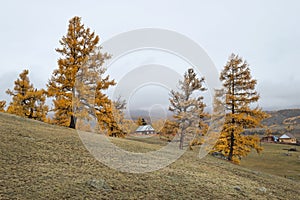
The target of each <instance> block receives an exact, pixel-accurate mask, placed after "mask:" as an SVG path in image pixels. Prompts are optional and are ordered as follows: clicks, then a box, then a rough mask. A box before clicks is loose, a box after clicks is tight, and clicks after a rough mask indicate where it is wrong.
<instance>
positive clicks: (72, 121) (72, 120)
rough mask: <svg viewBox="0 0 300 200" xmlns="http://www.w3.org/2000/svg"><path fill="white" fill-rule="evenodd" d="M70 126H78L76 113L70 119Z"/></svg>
mask: <svg viewBox="0 0 300 200" xmlns="http://www.w3.org/2000/svg"><path fill="white" fill-rule="evenodd" d="M69 128H73V129H75V128H76V117H75V116H74V115H71V121H70V125H69Z"/></svg>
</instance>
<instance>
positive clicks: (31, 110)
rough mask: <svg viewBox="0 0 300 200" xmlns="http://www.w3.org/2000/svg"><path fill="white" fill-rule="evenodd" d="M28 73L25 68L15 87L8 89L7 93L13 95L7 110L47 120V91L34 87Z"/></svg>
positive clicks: (23, 115)
mask: <svg viewBox="0 0 300 200" xmlns="http://www.w3.org/2000/svg"><path fill="white" fill-rule="evenodd" d="M28 73H29V71H28V70H24V71H23V72H22V73H21V74H20V75H19V78H18V79H17V80H16V81H15V87H14V89H13V90H9V89H8V90H7V91H6V93H7V94H9V95H10V96H12V101H11V102H10V104H9V106H8V108H7V112H8V113H11V114H15V115H19V116H22V117H28V118H30V119H36V120H40V121H45V120H46V115H47V112H48V106H46V105H45V100H46V95H45V91H44V90H38V89H35V88H34V87H33V85H32V84H31V83H30V81H29V78H28Z"/></svg>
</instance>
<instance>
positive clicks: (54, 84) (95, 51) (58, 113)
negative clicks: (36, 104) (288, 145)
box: [47, 16, 115, 128]
mask: <svg viewBox="0 0 300 200" xmlns="http://www.w3.org/2000/svg"><path fill="white" fill-rule="evenodd" d="M59 42H60V45H61V46H62V47H61V48H57V49H56V51H57V52H58V53H60V54H61V55H62V57H61V58H60V59H59V60H58V69H55V70H54V71H53V74H52V77H51V79H50V81H49V82H48V84H47V87H48V91H47V92H48V96H50V97H54V100H53V103H54V109H53V111H54V112H55V115H54V120H53V121H54V123H56V124H59V125H63V126H68V127H70V128H76V123H77V119H78V120H80V119H86V120H89V119H90V118H91V115H93V114H94V113H95V112H96V116H97V118H98V120H99V123H102V122H103V121H105V122H107V118H109V117H108V115H109V114H108V113H109V112H111V111H110V108H109V107H110V106H109V105H110V100H109V99H108V98H107V96H106V95H104V94H103V90H106V89H108V87H109V86H111V85H114V84H115V83H114V81H111V80H109V76H106V77H102V76H103V74H104V73H105V68H104V67H103V66H102V65H103V63H104V62H105V60H107V59H109V58H110V55H108V54H107V53H101V52H100V47H98V46H97V44H98V42H99V37H98V36H97V35H95V33H94V32H91V31H90V29H89V28H85V27H84V25H83V24H81V18H80V17H77V16H75V17H73V18H72V19H71V20H70V21H69V27H68V32H67V34H66V36H63V37H62V39H61V40H60V41H59ZM94 106H95V107H96V108H95V109H94ZM108 121H109V120H108Z"/></svg>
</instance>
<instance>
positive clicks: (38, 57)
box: [0, 0, 300, 109]
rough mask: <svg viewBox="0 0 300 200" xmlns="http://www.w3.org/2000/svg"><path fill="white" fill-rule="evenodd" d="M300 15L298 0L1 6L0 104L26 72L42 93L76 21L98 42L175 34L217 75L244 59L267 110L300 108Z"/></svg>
mask: <svg viewBox="0 0 300 200" xmlns="http://www.w3.org/2000/svg"><path fill="white" fill-rule="evenodd" d="M299 10H300V3H299V1H297V0H294V1H289V0H285V1H283V0H282V1H272V0H269V1H268V0H264V1H261V0H251V1H250V0H248V1H238V0H236V1H232V0H223V1H217V0H210V1H199V0H193V1H189V0H187V1H180V0H178V1H175V0H172V1H171V0H170V1H167V0H165V1H162V0H151V1H148V0H147V1H146V0H144V1H143V0H136V1H133V0H131V1H121V0H119V1H112V0H110V1H101V0H95V1H91V0H85V1H78V0H72V1H61V0H59V1H58V0H51V1H32V0H27V1H16V0H6V1H2V3H1V7H0V27H1V32H0V35H1V37H0V55H1V59H0V68H1V72H0V99H5V100H8V101H9V100H10V97H9V96H7V95H6V94H5V90H7V89H8V88H12V87H13V81H14V80H15V79H16V78H17V76H18V74H19V73H20V72H21V71H22V70H23V69H29V70H30V79H31V81H32V83H33V84H34V85H35V86H36V87H38V88H41V87H43V88H45V84H46V83H47V80H48V79H49V78H50V76H51V73H52V71H53V69H55V68H57V59H58V58H59V56H60V55H59V54H58V53H56V52H55V48H58V47H59V40H60V39H61V37H62V36H63V35H65V34H66V31H67V25H68V20H69V19H70V18H72V17H73V16H75V15H77V16H80V17H82V22H83V23H84V24H85V25H86V26H88V27H90V28H91V29H92V30H94V31H95V32H96V33H97V34H98V35H99V36H100V38H101V42H103V41H105V40H108V39H110V38H111V37H113V36H114V35H117V34H119V33H122V32H125V31H130V30H133V29H138V28H145V27H147V28H163V29H168V30H173V31H176V32H178V33H181V34H183V35H186V36H187V37H189V38H190V39H192V40H194V41H195V42H197V43H198V44H199V45H200V46H202V47H203V48H204V49H205V51H206V52H207V54H208V55H209V56H210V57H211V59H212V60H213V62H214V63H215V65H216V67H217V69H218V70H219V71H220V70H221V69H222V68H223V66H224V64H225V63H226V61H227V59H228V56H229V55H230V54H231V53H232V52H234V53H236V54H239V55H240V56H242V57H243V58H245V59H246V60H247V61H248V63H249V64H250V68H251V70H252V75H253V77H254V78H256V79H257V80H258V86H257V89H258V91H259V93H260V94H261V99H260V102H259V104H260V105H261V106H262V107H263V108H264V109H273V108H289V107H300V103H299V98H300V66H299V65H300V64H299V63H300V62H299V56H300V26H299V24H300V12H299ZM150 60H151V59H150ZM111 75H112V77H114V74H111ZM116 76H117V75H116ZM162 96H163V95H162Z"/></svg>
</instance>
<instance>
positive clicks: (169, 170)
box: [0, 114, 300, 199]
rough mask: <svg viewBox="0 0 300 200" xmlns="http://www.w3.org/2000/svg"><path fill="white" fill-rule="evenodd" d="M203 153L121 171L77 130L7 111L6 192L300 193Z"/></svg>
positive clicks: (135, 142) (0, 195) (118, 195)
mask: <svg viewBox="0 0 300 200" xmlns="http://www.w3.org/2000/svg"><path fill="white" fill-rule="evenodd" d="M155 140H156V139H155V138H150V139H149V140H139V139H132V138H129V139H117V138H113V139H112V141H113V142H114V143H116V144H117V145H119V146H121V147H124V148H125V149H128V150H132V151H139V152H143V150H142V149H143V148H145V149H147V151H148V150H154V149H157V148H158V147H159V146H160V145H162V143H160V142H158V143H156V142H155ZM197 153H198V151H196V150H195V151H187V152H186V153H185V154H184V155H183V156H182V157H181V158H180V159H178V160H177V161H176V162H174V163H173V164H171V165H170V166H168V167H166V168H164V169H161V170H158V171H155V172H151V173H145V174H129V173H122V172H119V171H116V170H113V169H110V168H108V167H106V166H104V165H103V164H101V163H100V162H98V161H96V160H95V159H94V158H93V156H92V155H90V154H89V152H88V151H87V150H86V149H85V148H84V146H83V144H82V142H81V141H80V139H79V137H78V135H77V132H76V131H74V130H70V129H68V128H62V127H57V126H52V125H48V124H43V123H39V122H36V121H32V120H27V119H22V118H19V117H15V116H12V115H8V114H0V156H1V162H0V199H299V196H300V186H299V182H296V181H293V180H289V179H285V178H281V177H278V176H273V175H268V174H264V173H261V172H256V171H252V170H249V169H245V168H243V167H240V166H236V165H233V164H230V163H228V162H225V161H222V160H219V159H216V158H212V157H210V156H207V157H206V158H204V159H201V160H200V159H198V158H197Z"/></svg>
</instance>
